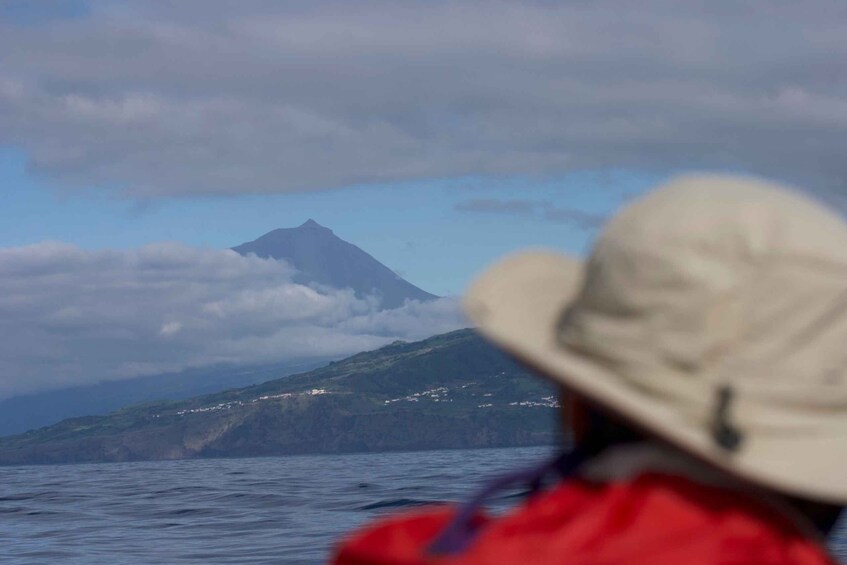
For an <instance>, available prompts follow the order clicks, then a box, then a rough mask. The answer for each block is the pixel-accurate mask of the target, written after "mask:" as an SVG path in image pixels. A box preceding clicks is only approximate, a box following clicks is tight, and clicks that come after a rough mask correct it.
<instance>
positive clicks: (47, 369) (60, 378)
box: [0, 243, 463, 398]
mask: <svg viewBox="0 0 847 565" xmlns="http://www.w3.org/2000/svg"><path fill="white" fill-rule="evenodd" d="M293 274H294V271H293V270H292V269H291V267H289V266H288V265H287V264H286V263H284V262H280V261H274V260H266V259H259V258H257V257H255V256H248V257H244V256H241V255H238V254H237V253H235V252H233V251H218V250H211V249H199V248H193V247H188V246H185V245H180V244H174V243H160V244H152V245H147V246H145V247H142V248H140V249H134V250H127V251H117V250H104V251H87V250H83V249H80V248H78V247H75V246H72V245H66V244H62V243H41V244H38V245H32V246H28V247H18V248H6V249H0V335H3V336H4V337H3V339H2V340H0V398H4V397H7V396H12V395H15V394H21V393H26V392H33V391H39V390H47V389H51V388H60V387H64V386H69V385H76V384H84V383H92V382H96V381H100V380H110V379H122V378H129V377H133V376H137V375H142V374H153V373H159V372H166V371H176V370H180V369H183V368H187V367H197V366H203V365H207V364H213V363H219V362H231V363H248V364H253V363H263V362H273V361H280V360H299V359H308V358H319V357H328V356H339V355H346V354H352V353H356V352H359V351H362V350H366V349H373V348H376V347H379V346H381V345H384V344H386V343H389V342H391V341H394V340H396V339H418V338H423V337H427V336H429V335H432V334H434V333H438V332H441V331H447V330H451V329H455V328H458V327H461V326H462V325H463V320H462V319H461V317H460V315H459V313H458V308H457V305H456V304H455V302H454V301H452V300H447V299H444V300H439V301H435V302H432V303H426V304H421V303H417V302H410V303H407V304H406V305H405V306H404V307H402V308H398V309H396V310H391V311H382V312H380V311H378V308H377V306H378V304H377V302H376V301H374V300H368V299H358V298H356V297H355V295H354V294H353V292H352V291H350V290H349V289H347V290H332V289H326V288H322V289H313V288H310V287H307V286H303V285H300V284H295V283H293V282H291V281H292V275H293Z"/></svg>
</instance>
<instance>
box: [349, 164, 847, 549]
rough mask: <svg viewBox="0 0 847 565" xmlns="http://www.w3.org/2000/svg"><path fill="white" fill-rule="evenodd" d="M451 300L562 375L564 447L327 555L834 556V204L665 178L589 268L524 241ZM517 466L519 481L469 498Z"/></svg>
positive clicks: (844, 486)
mask: <svg viewBox="0 0 847 565" xmlns="http://www.w3.org/2000/svg"><path fill="white" fill-rule="evenodd" d="M464 304H465V309H466V311H467V313H468V315H469V317H470V318H471V320H473V321H474V322H475V324H476V326H477V329H478V331H480V332H481V333H482V334H483V335H485V336H486V337H487V338H489V339H490V340H491V341H493V342H494V343H495V344H497V345H498V346H500V347H501V348H502V349H503V350H505V351H506V352H508V353H509V354H511V355H512V356H514V357H515V358H516V359H517V360H519V361H520V362H522V363H524V364H526V365H527V366H529V367H530V368H532V369H534V370H535V371H536V372H538V373H539V374H540V375H542V376H544V377H546V378H548V379H551V380H552V381H553V382H554V383H557V384H558V385H560V386H561V387H562V389H563V391H564V393H563V398H562V406H563V415H564V418H565V420H566V425H567V427H568V429H569V430H570V432H571V436H572V438H573V443H574V449H572V450H571V451H569V452H565V453H564V454H563V455H561V456H558V457H557V459H556V460H554V461H552V462H550V463H548V464H546V465H544V466H542V467H541V468H540V469H538V470H535V471H533V472H531V473H529V474H526V473H524V474H518V475H517V476H516V477H511V478H507V479H506V480H504V481H502V482H501V483H500V484H495V485H493V487H492V488H490V489H488V490H487V491H484V492H482V493H481V494H480V496H478V497H476V498H475V499H473V500H472V501H471V502H470V503H469V504H466V505H465V506H463V507H458V508H457V507H453V506H438V507H433V508H426V509H422V510H417V511H413V512H411V513H406V514H401V515H398V516H391V517H388V518H383V519H382V520H379V521H377V522H376V523H375V524H371V525H368V526H366V527H365V528H363V529H362V530H360V531H359V532H356V533H354V534H353V535H352V536H350V537H348V538H347V539H346V540H345V541H344V542H343V543H342V544H341V545H340V547H339V548H338V550H337V552H336V554H335V556H334V562H335V563H336V564H338V565H353V564H355V565H373V564H381V565H389V564H400V563H403V564H406V565H412V564H423V563H439V564H456V565H458V564H467V565H472V564H482V563H486V564H538V565H541V564H550V563H563V564H564V563H567V564H569V565H615V564H621V563H627V564H648V563H649V564H673V563H679V564H686V565H714V564H722V565H728V564H736V565H741V564H745V565H750V564H767V565H789V564H792V565H823V564H832V563H835V562H836V560H835V558H834V557H832V556H831V555H829V554H828V553H827V550H826V548H825V537H826V536H827V534H829V532H830V531H831V529H832V528H833V525H834V524H835V523H836V520H837V519H838V516H839V514H840V512H841V509H842V507H843V505H844V504H845V502H847V366H845V358H847V348H845V344H847V225H845V223H844V221H842V219H841V218H840V217H839V216H837V215H836V214H835V213H832V212H830V211H829V210H827V209H826V208H824V207H822V206H821V205H819V204H817V203H815V202H813V201H812V200H811V199H809V198H807V197H805V196H803V195H802V194H800V193H796V192H792V191H791V190H789V189H786V188H782V187H780V186H776V185H773V184H769V183H767V182H764V181H760V180H755V179H751V178H744V177H728V176H708V175H705V176H687V177H682V178H678V179H674V180H672V181H670V182H669V183H667V184H666V185H664V186H662V187H659V188H658V189H656V190H654V191H652V192H650V193H648V194H647V195H646V196H643V197H642V198H640V199H639V200H637V201H636V202H634V203H632V204H630V205H629V206H627V207H625V208H624V210H623V211H621V212H620V213H618V214H617V215H615V216H614V217H613V218H612V219H611V220H609V221H608V222H607V224H606V225H605V226H604V228H603V230H602V233H601V234H600V236H599V237H598V239H597V240H596V242H595V244H594V246H593V249H592V252H591V254H590V256H589V258H588V259H587V261H586V262H585V263H581V262H579V261H577V260H575V259H573V258H570V257H567V256H563V255H559V254H556V253H552V252H544V251H528V252H524V253H522V254H519V255H516V256H513V257H510V258H507V259H505V260H502V261H501V262H500V263H498V264H496V265H495V266H493V267H492V268H490V269H489V270H488V271H487V272H486V273H484V274H483V275H482V276H481V277H480V278H479V280H477V281H476V282H475V283H474V284H473V285H472V287H471V289H470V291H469V292H468V294H467V296H466V298H465V302H464ZM551 474H552V475H553V479H554V484H553V485H552V486H548V487H547V488H546V489H545V488H544V484H545V481H546V482H549V481H550V479H549V477H550V475H551ZM515 478H517V479H520V480H529V481H530V482H531V483H532V484H533V494H532V495H531V496H529V498H528V499H527V500H526V501H525V502H524V503H523V504H522V505H520V506H519V507H518V508H516V509H514V510H512V511H510V512H508V513H506V514H504V515H501V516H497V517H492V516H488V515H487V514H485V513H484V512H483V511H482V510H481V509H480V506H481V502H482V501H483V499H484V498H485V496H486V495H487V494H490V492H492V491H493V490H494V489H496V488H499V487H501V486H503V485H506V484H514V480H513V479H515Z"/></svg>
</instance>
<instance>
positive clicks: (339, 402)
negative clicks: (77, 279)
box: [0, 330, 556, 465]
mask: <svg viewBox="0 0 847 565" xmlns="http://www.w3.org/2000/svg"><path fill="white" fill-rule="evenodd" d="M554 406H555V391H554V390H553V389H552V388H551V387H550V386H549V385H548V384H546V383H544V382H542V381H541V380H540V379H537V378H533V377H531V376H529V375H528V374H527V372H526V371H525V370H524V369H522V368H521V367H519V366H518V365H516V364H515V363H513V362H512V361H510V360H508V359H507V358H506V357H505V356H503V355H502V354H500V353H499V352H498V351H496V350H495V349H494V348H493V347H491V346H490V345H488V344H487V343H486V342H484V341H483V340H482V339H481V338H480V337H478V336H477V335H476V334H475V333H474V332H472V331H471V330H460V331H456V332H452V333H449V334H444V335H440V336H436V337H433V338H430V339H427V340H424V341H420V342H416V343H395V344H392V345H389V346H387V347H384V348H382V349H379V350H377V351H372V352H367V353H360V354H358V355H355V356H353V357H350V358H348V359H345V360H343V361H339V362H335V363H331V364H329V365H327V366H326V367H323V368H320V369H317V370H314V371H311V372H308V373H303V374H300V375H294V376H291V377H285V378H281V379H277V380H272V381H268V382H266V383H263V384H260V385H255V386H250V387H247V388H242V389H235V390H230V391H226V392H222V393H217V394H212V395H207V396H202V397H197V398H193V399H190V400H186V401H180V402H169V403H154V404H147V405H140V406H133V407H130V408H126V409H123V410H120V411H118V412H115V413H112V414H110V415H107V416H91V417H83V418H73V419H69V420H65V421H63V422H60V423H59V424H56V425H53V426H49V427H46V428H42V429H39V430H35V431H32V432H28V433H26V434H23V435H18V436H11V437H4V438H0V464H6V465H9V464H12V465H14V464H29V463H66V462H83V461H132V460H145V459H182V458H194V457H241V456H257V455H285V454H299V453H335V452H349V451H387V450H411V449H433V448H469V447H495V446H512V445H535V444H544V443H551V442H553V441H555V440H556V436H555V434H556V432H555V425H554V421H555V410H554Z"/></svg>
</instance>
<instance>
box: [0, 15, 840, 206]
mask: <svg viewBox="0 0 847 565" xmlns="http://www.w3.org/2000/svg"><path fill="white" fill-rule="evenodd" d="M843 10H844V8H843V6H842V5H841V3H839V2H837V1H835V0H813V1H811V2H803V3H790V2H783V3H778V4H775V3H773V2H769V1H766V0H755V1H753V2H749V3H746V4H744V6H743V7H740V8H739V7H737V6H736V7H734V8H732V9H728V8H724V7H723V5H718V4H716V3H714V2H712V3H689V2H686V3H680V2H673V1H672V0H646V1H645V2H638V3H633V2H627V1H625V0H612V1H603V2H570V3H562V2H542V1H531V0H525V1H521V2H505V1H501V2H482V1H481V0H480V1H473V0H471V1H468V2H463V3H455V2H429V1H427V2H424V1H422V0H421V1H412V2H403V3H397V2H385V1H382V0H366V1H365V2H357V3H355V4H354V3H348V2H337V1H326V0H309V1H308V2H306V1H302V2H286V3H278V2H266V1H244V2H238V3H235V4H233V3H229V2H224V1H222V0H202V1H201V0H194V1H190V0H185V1H181V2H173V1H162V2H151V3H115V2H97V3H91V4H90V5H89V6H88V10H87V11H85V10H83V11H81V12H82V13H81V15H79V14H78V15H75V16H74V17H72V18H66V19H56V18H44V19H38V18H29V20H28V21H27V23H26V24H15V23H13V21H12V20H10V19H8V18H7V19H6V20H4V21H2V22H0V52H2V53H3V66H2V69H1V70H0V144H6V145H13V146H17V147H20V148H23V149H24V150H25V152H26V154H27V155H28V158H29V163H30V166H31V168H32V169H33V170H35V171H37V172H39V173H42V174H44V175H47V176H49V177H51V178H53V179H55V180H57V181H60V182H62V183H64V184H66V185H68V186H92V185H97V186H103V187H107V188H114V189H116V190H121V191H123V192H125V193H128V194H130V195H132V196H133V197H138V198H147V197H156V196H161V195H185V194H238V193H244V192H290V191H303V190H314V189H322V188H329V187H338V186H345V185H350V184H356V183H372V182H390V181H396V180H407V179H415V178H429V177H457V176H463V175H482V176H485V175H488V176H492V175H494V176H496V175H537V174H541V175H546V174H558V173H561V172H567V171H573V170H583V169H603V168H606V167H615V168H618V169H626V168H629V169H636V170H650V171H653V170H660V171H665V170H668V169H681V168H700V169H704V168H720V169H733V170H743V171H748V172H752V173H759V174H765V175H767V176H772V177H778V178H782V179H783V180H789V181H796V182H801V183H806V184H810V185H812V186H814V187H816V188H819V189H821V190H844V188H845V179H847V161H845V160H844V158H843V155H842V153H843V152H842V148H843V147H844V146H845V145H847V84H845V82H844V81H843V80H840V79H839V77H841V76H843V74H844V72H843V71H844V61H845V60H846V59H847V40H845V37H847V30H845V29H844V23H843V22H844V18H843Z"/></svg>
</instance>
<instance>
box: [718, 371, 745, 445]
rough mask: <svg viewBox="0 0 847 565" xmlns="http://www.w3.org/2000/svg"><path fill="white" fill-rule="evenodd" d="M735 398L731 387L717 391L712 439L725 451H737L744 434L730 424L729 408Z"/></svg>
mask: <svg viewBox="0 0 847 565" xmlns="http://www.w3.org/2000/svg"><path fill="white" fill-rule="evenodd" d="M734 398H735V391H733V389H732V387H730V386H728V385H725V386H722V387H721V388H720V389H718V398H717V404H716V406H715V416H714V421H713V423H712V438H713V439H714V440H715V443H717V444H718V445H719V446H721V447H722V448H724V449H725V450H726V451H737V450H738V449H739V448H740V447H741V444H742V443H743V442H744V434H743V433H742V432H741V431H740V430H739V429H738V428H737V427H735V425H734V424H733V423H732V421H731V419H730V413H729V411H730V408H731V407H732V401H733V399H734Z"/></svg>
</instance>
